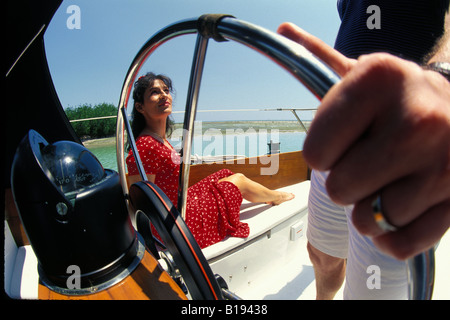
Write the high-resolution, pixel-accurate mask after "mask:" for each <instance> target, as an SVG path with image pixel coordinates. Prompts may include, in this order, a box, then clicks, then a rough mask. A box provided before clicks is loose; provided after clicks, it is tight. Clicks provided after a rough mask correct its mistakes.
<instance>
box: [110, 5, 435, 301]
mask: <svg viewBox="0 0 450 320" xmlns="http://www.w3.org/2000/svg"><path fill="white" fill-rule="evenodd" d="M186 34H197V35H198V36H197V43H196V48H195V52H194V59H193V64H192V70H191V77H190V83H189V90H188V98H187V102H186V113H185V119H184V126H183V129H185V132H188V137H184V139H183V140H184V142H183V149H182V156H183V155H184V156H185V158H186V159H184V161H183V162H182V164H181V168H180V169H181V170H180V186H181V192H180V197H179V199H178V203H179V206H180V210H179V211H180V212H181V215H182V217H184V212H185V205H186V197H187V181H188V177H189V163H190V161H189V160H190V154H191V141H192V137H193V136H192V135H193V131H194V130H193V124H194V118H195V113H196V107H197V100H198V94H199V87H200V83H201V76H202V72H203V64H204V60H205V55H206V48H207V44H208V40H209V39H210V38H212V39H214V40H216V41H219V42H221V41H227V40H232V41H235V42H238V43H241V44H243V45H245V46H247V47H249V48H251V49H253V50H256V51H258V52H260V53H262V54H263V55H265V56H266V57H268V58H269V59H271V60H273V61H274V62H275V63H277V64H279V65H280V66H281V67H283V68H284V69H286V70H287V71H288V72H289V73H291V74H292V75H293V76H294V77H295V78H297V79H298V80H299V81H300V82H301V83H303V85H304V86H305V87H306V88H308V89H309V91H310V92H311V93H312V94H314V95H315V96H316V97H317V98H318V99H319V100H320V99H322V98H323V96H325V94H326V93H327V92H328V90H329V89H330V88H331V87H332V86H333V85H334V84H336V83H337V82H339V81H340V77H339V76H338V75H337V74H336V73H335V72H334V71H333V70H332V69H331V68H330V67H329V66H327V65H326V64H324V63H323V62H322V61H320V60H319V59H318V58H316V57H315V56H314V55H313V54H312V53H310V52H309V51H308V50H307V49H306V48H304V47H303V46H301V45H300V44H298V43H295V42H293V41H291V40H289V39H287V38H285V37H282V36H281V35H278V34H276V33H274V32H272V31H269V30H266V29H264V28H262V27H259V26H257V25H254V24H251V23H248V22H246V21H242V20H238V19H236V18H234V17H233V16H230V15H221V14H213V15H211V14H208V15H203V16H200V17H199V18H193V19H187V20H183V21H180V22H176V23H174V24H171V25H169V26H167V27H166V28H164V29H162V30H160V31H159V32H157V33H156V34H155V35H154V36H153V37H151V38H150V39H149V40H148V41H147V42H146V43H145V44H144V46H143V47H142V48H141V50H140V51H139V53H138V54H137V55H136V57H135V59H134V60H133V62H132V64H131V66H130V68H129V70H128V73H127V77H126V78H125V81H124V85H123V88H122V93H121V97H120V101H119V113H118V117H117V131H116V132H117V135H116V136H117V140H116V148H117V163H118V168H119V174H120V176H121V177H122V187H123V190H124V193H125V195H126V196H127V194H128V185H127V182H126V181H127V180H126V173H125V170H124V126H125V127H127V128H128V129H127V131H128V139H129V143H130V145H131V148H132V149H133V150H136V146H135V144H134V137H133V136H132V133H131V130H129V123H128V118H127V114H126V107H127V102H128V98H129V96H130V94H131V91H132V87H133V83H134V80H135V79H136V77H137V75H138V72H139V71H140V68H141V67H142V65H143V63H144V61H146V60H147V58H148V57H149V56H150V55H151V54H152V53H153V52H154V51H155V50H156V49H157V48H158V47H159V46H160V45H162V44H163V43H165V42H166V41H168V40H170V39H172V38H175V37H178V36H181V35H186ZM192 114H193V115H194V116H192ZM135 158H136V163H137V165H138V170H139V172H140V175H141V177H142V179H143V180H146V175H145V172H144V170H143V166H142V163H141V161H140V159H139V157H138V156H137V157H135ZM407 269H408V283H409V298H410V299H414V300H424V299H430V298H431V295H432V291H433V283H434V249H433V248H432V249H430V250H429V251H427V252H424V253H422V254H419V255H418V256H416V257H414V258H411V259H410V260H409V261H408V262H407Z"/></svg>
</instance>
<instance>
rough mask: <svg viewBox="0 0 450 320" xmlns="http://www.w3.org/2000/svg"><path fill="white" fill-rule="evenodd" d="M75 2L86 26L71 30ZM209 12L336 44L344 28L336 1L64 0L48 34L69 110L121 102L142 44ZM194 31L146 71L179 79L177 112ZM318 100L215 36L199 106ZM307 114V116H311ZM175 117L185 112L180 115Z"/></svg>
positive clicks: (300, 104) (232, 115)
mask: <svg viewBox="0 0 450 320" xmlns="http://www.w3.org/2000/svg"><path fill="white" fill-rule="evenodd" d="M70 5H77V6H78V7H79V8H80V18H81V20H80V27H81V29H69V28H67V24H66V22H67V20H68V19H69V17H70V16H71V13H67V8H68V7H69V6H70ZM204 13H228V14H232V15H234V16H235V17H236V18H238V19H242V20H246V21H248V22H251V23H254V24H257V25H260V26H262V27H265V28H267V29H269V30H272V31H276V29H277V27H278V25H280V24H281V23H282V22H284V21H290V22H293V23H295V24H297V25H299V26H300V27H302V28H304V29H305V30H307V31H309V32H310V33H312V34H314V35H316V36H317V37H319V38H321V39H322V40H323V41H325V42H326V43H328V44H330V45H333V44H334V40H335V37H336V34H337V31H338V28H339V16H338V13H337V9H336V1H335V0H277V1H274V0H272V1H268V0H220V1H215V0H189V1H187V0H184V1H183V0H95V1H92V0H84V1H64V2H63V3H62V4H61V6H60V8H59V9H58V11H57V12H56V14H55V16H54V18H53V20H52V22H51V23H50V25H49V27H48V29H47V31H46V34H45V47H46V53H47V59H48V63H49V67H50V72H51V74H52V78H53V81H54V84H55V87H56V90H57V93H58V96H59V98H60V100H61V103H62V105H63V107H64V108H66V107H69V106H71V107H76V106H79V105H82V104H85V103H88V104H92V105H95V104H98V103H102V102H107V103H113V104H114V105H117V104H118V102H119V98H120V91H121V89H122V85H123V81H124V78H125V75H126V72H127V70H128V68H129V66H130V64H131V62H132V60H133V58H134V57H135V55H136V53H137V52H138V51H139V49H140V48H141V47H142V45H143V44H144V43H145V42H146V41H147V40H148V39H149V38H150V37H151V36H152V35H153V34H155V33H156V32H157V31H158V30H160V29H162V28H163V27H165V26H167V25H168V24H171V23H173V22H176V21H179V20H183V19H187V18H193V17H198V16H200V15H202V14H204ZM194 45H195V36H193V35H191V36H183V37H178V38H176V39H174V40H171V41H169V42H167V43H166V44H164V45H163V46H161V47H160V48H159V49H158V50H157V51H156V52H155V54H153V55H152V56H151V57H150V59H149V61H148V62H147V63H146V64H145V65H144V67H143V68H142V70H141V71H142V72H143V73H144V72H147V71H153V72H157V73H164V74H166V75H168V76H170V77H171V78H172V80H173V81H174V85H175V90H176V94H175V100H174V110H177V111H179V110H183V109H184V106H185V101H186V89H187V84H188V81H189V73H190V67H191V62H192V55H193V48H194ZM317 105H318V101H317V100H316V98H315V97H313V96H312V94H310V93H309V92H308V91H307V90H306V89H304V88H303V87H302V85H301V84H300V83H299V82H298V81H297V80H295V79H294V78H293V77H292V76H291V75H290V74H288V73H287V72H286V71H285V70H283V69H281V68H280V67H278V66H277V65H275V64H274V63H273V62H272V61H270V60H268V59H267V58H265V57H263V56H261V55H260V54H259V53H257V52H254V51H252V50H250V49H248V48H246V47H244V46H242V45H240V44H237V43H233V42H230V41H229V42H226V43H216V42H214V41H210V42H209V45H208V53H207V57H206V64H205V71H204V75H203V81H202V87H201V91H200V99H199V110H211V109H219V110H220V109H227V110H233V109H262V108H288V107H294V108H310V107H316V106H317ZM305 117H308V116H307V115H305ZM174 119H175V121H182V119H183V116H182V115H180V114H174ZM197 119H198V120H209V121H211V120H240V119H248V120H272V119H287V120H294V118H293V116H292V115H291V114H290V113H287V112H286V113H282V112H245V113H244V114H242V113H240V114H238V113H236V112H225V113H210V112H205V113H198V116H197Z"/></svg>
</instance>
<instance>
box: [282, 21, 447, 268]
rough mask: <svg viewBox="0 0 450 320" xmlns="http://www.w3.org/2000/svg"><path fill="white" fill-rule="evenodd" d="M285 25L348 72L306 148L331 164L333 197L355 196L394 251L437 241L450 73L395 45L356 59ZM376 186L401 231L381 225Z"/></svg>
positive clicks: (346, 200)
mask: <svg viewBox="0 0 450 320" xmlns="http://www.w3.org/2000/svg"><path fill="white" fill-rule="evenodd" d="M278 32H279V33H280V34H282V35H284V36H286V37H288V38H290V39H291V40H294V41H296V42H298V43H300V44H302V45H303V46H304V47H306V48H307V49H308V50H310V51H311V52H312V53H313V54H315V55H316V56H317V57H318V58H320V59H322V61H324V62H325V63H327V64H328V65H329V66H330V67H331V68H333V69H334V70H335V71H336V72H337V73H338V74H340V75H341V76H342V80H341V81H340V82H339V83H338V84H336V85H335V86H334V87H332V88H331V89H330V91H329V92H328V93H327V95H326V96H325V97H324V98H323V100H322V104H321V106H320V107H319V110H318V112H317V113H316V117H315V119H314V121H313V123H312V125H311V127H310V129H309V132H308V136H307V139H306V141H305V144H304V150H303V154H304V156H305V159H306V161H307V162H308V164H309V165H310V166H311V168H313V169H316V170H321V171H329V177H328V180H327V190H328V193H329V195H330V198H331V199H332V200H333V201H335V202H336V203H339V204H342V205H347V204H355V206H354V211H353V214H352V218H353V223H354V225H355V227H356V228H357V229H358V231H359V232H361V233H362V234H365V235H368V236H371V237H373V241H374V243H375V244H376V245H377V246H378V247H379V248H380V249H382V250H383V251H386V252H387V253H389V254H391V255H393V256H394V257H397V258H399V259H406V258H408V257H411V256H413V255H415V254H417V253H420V252H422V251H424V250H426V249H428V248H430V247H431V246H433V245H434V244H435V243H436V242H437V241H438V240H439V239H440V238H441V237H442V235H443V234H444V233H445V232H446V230H447V229H448V228H449V226H450V84H449V82H448V81H447V80H446V79H445V78H444V77H442V76H441V75H439V74H438V73H436V72H433V71H425V70H423V69H422V68H420V67H419V66H418V65H416V64H414V63H412V62H408V61H405V60H402V59H399V58H397V57H394V56H391V55H388V54H380V53H377V54H370V55H366V56H362V57H360V58H359V59H358V60H353V59H348V58H346V57H345V56H343V55H342V54H340V53H339V52H337V51H336V50H334V49H333V48H331V47H329V46H328V45H326V44H325V43H324V42H322V41H321V40H319V39H317V38H315V37H314V36H312V35H309V34H308V33H306V32H305V31H303V30H301V29H300V28H298V27H296V26H295V25H292V24H289V23H284V24H282V25H281V26H280V27H279V29H278ZM377 195H381V199H382V206H383V214H384V216H385V217H386V219H387V220H388V221H389V222H390V223H391V224H392V225H395V226H396V227H397V228H398V230H397V231H395V232H387V233H385V232H383V231H382V230H381V229H380V228H379V227H378V226H377V224H376V222H375V220H374V217H373V212H372V206H371V203H372V202H373V200H374V199H375V198H376V197H377Z"/></svg>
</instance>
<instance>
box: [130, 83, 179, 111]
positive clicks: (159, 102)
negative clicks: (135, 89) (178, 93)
mask: <svg viewBox="0 0 450 320" xmlns="http://www.w3.org/2000/svg"><path fill="white" fill-rule="evenodd" d="M138 111H139V112H140V113H142V114H143V115H144V117H145V118H147V117H150V118H153V119H155V118H160V117H167V116H169V115H170V114H171V113H172V95H171V94H170V90H169V88H168V87H167V86H166V85H165V83H164V81H162V80H159V79H156V80H155V81H153V84H151V85H150V86H149V87H148V88H147V89H146V90H145V93H144V103H143V104H140V106H138Z"/></svg>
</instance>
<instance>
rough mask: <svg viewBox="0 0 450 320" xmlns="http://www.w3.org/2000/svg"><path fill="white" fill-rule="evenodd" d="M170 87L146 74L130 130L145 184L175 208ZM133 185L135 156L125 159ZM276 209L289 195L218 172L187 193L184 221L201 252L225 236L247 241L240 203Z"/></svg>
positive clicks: (161, 78) (165, 79)
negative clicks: (254, 203) (168, 139)
mask: <svg viewBox="0 0 450 320" xmlns="http://www.w3.org/2000/svg"><path fill="white" fill-rule="evenodd" d="M172 90H173V89H172V81H171V80H170V79H169V78H168V77H166V76H163V75H155V74H153V73H147V74H146V75H145V76H142V77H140V78H139V79H138V80H137V81H136V83H135V85H134V92H133V99H134V109H133V122H132V130H133V135H134V136H135V137H136V146H137V149H138V151H139V155H140V157H141V160H142V163H143V166H144V169H145V172H146V174H147V179H148V180H149V181H151V182H153V183H155V184H156V185H157V186H158V187H159V188H160V189H161V190H162V191H163V192H164V193H165V194H166V195H167V196H168V197H169V199H170V200H171V201H172V202H173V204H174V205H175V206H176V205H177V201H178V182H179V170H180V166H179V164H180V156H179V155H178V153H177V152H176V151H175V150H174V148H173V147H172V145H171V144H170V143H169V142H168V141H167V139H166V137H167V136H169V135H170V134H171V133H172V121H171V120H170V117H169V115H170V114H171V113H172V95H171V92H172ZM126 162H127V167H128V174H129V179H130V182H131V183H133V182H135V181H139V180H140V177H139V175H138V170H137V166H136V162H135V159H134V156H133V154H132V152H131V151H130V152H129V154H128V157H127V160H126ZM243 198H244V199H246V200H248V201H250V202H266V203H268V204H272V205H278V204H280V203H282V202H284V201H287V200H291V199H293V198H294V195H293V194H291V193H286V192H280V191H274V190H270V189H268V188H266V187H264V186H262V185H261V184H259V183H257V182H254V181H252V180H250V179H248V178H247V177H245V176H244V175H243V174H240V173H237V174H235V173H233V172H231V171H230V170H228V169H223V170H220V171H218V172H216V173H214V174H212V175H209V176H208V177H206V178H203V179H202V180H201V181H199V182H198V183H196V184H194V185H193V186H191V187H189V188H188V191H187V203H186V216H185V221H186V224H187V226H188V227H189V229H190V230H191V232H192V234H193V236H194V237H195V239H196V241H197V242H198V244H199V245H200V247H201V248H204V247H207V246H209V245H212V244H214V243H216V242H219V241H221V240H222V239H224V238H225V237H226V236H232V237H242V238H245V237H247V236H248V235H249V227H248V225H247V224H246V223H243V222H241V221H240V219H239V212H240V206H241V203H242V199H243Z"/></svg>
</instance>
